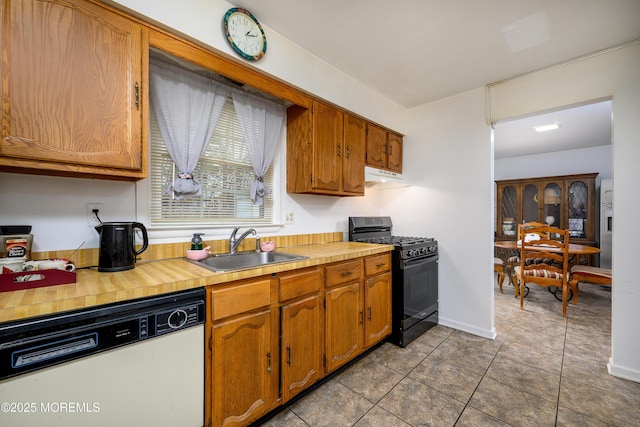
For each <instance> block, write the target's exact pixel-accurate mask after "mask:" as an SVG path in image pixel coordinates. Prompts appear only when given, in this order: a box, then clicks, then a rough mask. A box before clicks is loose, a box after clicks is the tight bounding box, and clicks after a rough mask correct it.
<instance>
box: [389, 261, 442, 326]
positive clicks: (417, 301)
mask: <svg viewBox="0 0 640 427" xmlns="http://www.w3.org/2000/svg"><path fill="white" fill-rule="evenodd" d="M399 273H400V274H399V277H398V279H399V282H400V283H399V287H400V288H401V292H402V302H403V308H402V310H403V311H402V313H403V315H402V319H401V322H400V328H401V329H402V330H404V331H406V330H407V329H409V328H411V327H412V326H413V325H415V324H417V323H419V322H421V321H422V320H424V319H426V318H427V317H429V316H430V315H432V314H433V313H435V312H437V311H438V255H430V256H428V257H424V258H414V259H411V260H406V261H404V260H401V261H400V263H399Z"/></svg>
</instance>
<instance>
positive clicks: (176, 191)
mask: <svg viewBox="0 0 640 427" xmlns="http://www.w3.org/2000/svg"><path fill="white" fill-rule="evenodd" d="M149 68H150V75H149V89H150V91H149V93H150V99H151V102H152V103H153V109H154V111H155V114H156V118H157V120H158V127H159V128H160V133H161V134H162V138H163V139H164V141H165V144H166V145H167V150H168V151H169V155H170V156H171V158H172V159H173V161H174V163H175V164H176V166H177V167H178V169H179V173H178V176H177V177H175V179H174V181H173V183H172V184H170V185H169V186H168V188H167V190H166V191H167V192H168V193H169V194H173V195H174V196H175V197H176V198H177V199H183V198H185V197H193V196H201V195H202V189H201V188H200V184H198V183H197V182H196V180H195V179H194V178H193V171H194V169H195V168H196V166H197V164H198V161H199V160H200V157H202V153H204V150H205V148H206V146H207V143H208V142H209V140H210V139H211V136H212V134H213V131H214V129H215V127H216V123H217V122H218V118H219V117H220V112H221V111H222V108H223V106H224V104H225V101H226V98H227V96H228V94H229V91H230V88H229V87H227V86H225V85H222V84H220V83H218V82H216V81H215V80H212V79H211V78H210V77H207V76H204V75H201V74H198V73H196V72H194V71H191V70H189V69H186V68H184V67H181V66H179V65H176V64H173V63H169V62H167V61H166V60H162V59H160V58H157V57H153V56H152V57H151V58H150V67H149Z"/></svg>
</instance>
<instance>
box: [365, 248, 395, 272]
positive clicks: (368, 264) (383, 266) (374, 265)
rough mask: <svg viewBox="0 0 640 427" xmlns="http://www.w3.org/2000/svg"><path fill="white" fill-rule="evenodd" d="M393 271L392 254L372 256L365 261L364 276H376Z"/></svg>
mask: <svg viewBox="0 0 640 427" xmlns="http://www.w3.org/2000/svg"><path fill="white" fill-rule="evenodd" d="M390 269H391V254H390V253H386V254H382V255H376V256H371V257H368V258H365V259H364V275H365V276H373V275H374V274H378V273H382V272H384V271H389V270H390Z"/></svg>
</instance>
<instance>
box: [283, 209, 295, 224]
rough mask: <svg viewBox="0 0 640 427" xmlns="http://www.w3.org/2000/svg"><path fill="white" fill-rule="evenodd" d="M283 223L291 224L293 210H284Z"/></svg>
mask: <svg viewBox="0 0 640 427" xmlns="http://www.w3.org/2000/svg"><path fill="white" fill-rule="evenodd" d="M283 216H284V223H285V224H293V211H284V215H283Z"/></svg>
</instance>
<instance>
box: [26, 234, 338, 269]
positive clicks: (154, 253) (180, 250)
mask: <svg viewBox="0 0 640 427" xmlns="http://www.w3.org/2000/svg"><path fill="white" fill-rule="evenodd" d="M260 240H261V241H262V242H267V241H273V242H275V243H276V250H277V248H283V247H287V246H297V245H312V244H318V243H331V242H342V241H343V240H344V239H343V233H342V232H331V233H317V234H298V235H291V236H261V237H260ZM203 246H204V247H206V246H209V247H210V251H211V253H212V254H221V253H226V252H229V241H228V240H227V239H219V240H204V241H203ZM190 248H191V242H179V243H163V244H155V245H154V244H152V245H149V247H148V248H147V250H145V251H144V252H143V253H142V254H140V255H139V256H138V262H140V261H158V260H161V259H170V258H183V257H184V256H185V251H186V250H187V249H190ZM255 248H256V240H255V239H254V238H249V237H248V238H246V239H245V240H243V241H242V243H241V244H240V246H239V247H238V252H242V251H251V250H255ZM72 254H73V250H61V251H47V252H33V253H32V254H31V258H32V259H36V260H37V259H53V258H68V257H69V256H70V255H72ZM98 254H99V249H98V248H90V249H80V250H78V251H77V252H76V253H75V254H73V257H72V259H71V261H73V263H74V264H75V265H76V267H77V268H83V267H92V266H97V265H98Z"/></svg>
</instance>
